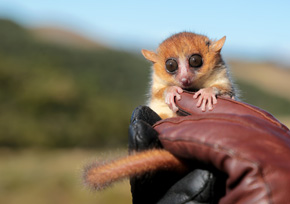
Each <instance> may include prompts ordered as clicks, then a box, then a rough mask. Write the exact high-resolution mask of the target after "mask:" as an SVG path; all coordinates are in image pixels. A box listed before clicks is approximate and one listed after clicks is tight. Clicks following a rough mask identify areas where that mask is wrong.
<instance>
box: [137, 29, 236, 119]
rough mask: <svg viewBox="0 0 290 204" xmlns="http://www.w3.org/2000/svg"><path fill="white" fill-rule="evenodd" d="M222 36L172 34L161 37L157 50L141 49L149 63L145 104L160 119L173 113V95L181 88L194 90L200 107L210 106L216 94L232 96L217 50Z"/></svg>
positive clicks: (175, 110) (222, 39)
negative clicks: (165, 37)
mask: <svg viewBox="0 0 290 204" xmlns="http://www.w3.org/2000/svg"><path fill="white" fill-rule="evenodd" d="M225 40H226V37H225V36H224V37H223V38H221V39H220V40H218V41H212V40H210V39H209V38H208V37H206V36H204V35H198V34H195V33H190V32H181V33H178V34H175V35H173V36H171V37H169V38H168V39H166V40H165V41H163V42H162V43H161V44H160V45H159V47H158V49H157V52H156V53H155V52H152V51H148V50H142V54H143V55H144V57H145V58H146V59H147V60H149V61H151V62H152V63H153V69H152V81H151V93H150V99H149V104H148V106H149V107H150V108H151V109H153V110H154V111H155V112H156V113H157V114H158V115H160V117H161V118H162V119H165V118H168V117H173V116H176V112H177V110H178V108H177V106H176V105H175V102H174V99H175V98H176V100H179V99H180V93H182V92H183V90H188V91H195V92H196V93H195V94H194V96H193V98H195V99H196V98H198V102H197V104H196V105H197V106H198V107H200V108H201V110H202V111H206V106H207V107H208V110H212V109H213V104H216V103H217V100H216V96H228V97H231V98H236V91H235V88H234V85H233V82H232V80H231V78H230V75H229V70H228V68H227V66H226V64H225V63H224V61H223V59H222V56H221V54H220V52H221V49H222V47H223V45H224V42H225Z"/></svg>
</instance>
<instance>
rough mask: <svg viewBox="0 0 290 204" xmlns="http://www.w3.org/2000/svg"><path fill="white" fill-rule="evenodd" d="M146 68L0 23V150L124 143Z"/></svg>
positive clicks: (132, 58) (128, 57)
mask: <svg viewBox="0 0 290 204" xmlns="http://www.w3.org/2000/svg"><path fill="white" fill-rule="evenodd" d="M148 71H149V69H148V63H146V62H145V60H143V59H142V58H141V57H139V56H136V55H134V54H130V53H126V52H120V51H115V50H110V49H104V48H102V49H89V50H88V49H86V50H84V49H77V48H72V47H71V48H69V47H63V46H57V45H55V44H48V43H44V42H39V41H38V40H36V39H35V38H33V37H32V35H30V33H29V32H28V31H27V30H25V29H24V28H22V27H20V26H19V25H17V24H15V23H13V22H10V21H7V20H1V21H0V109H1V114H0V130H1V135H0V145H1V146H3V145H4V146H7V145H8V146H52V147H54V146H104V145H108V144H110V145H112V144H113V143H119V142H120V141H123V142H124V141H126V140H127V128H128V122H129V118H130V114H131V112H132V110H133V109H134V108H135V106H137V105H138V104H140V103H143V101H144V95H145V94H144V93H145V92H146V89H147V81H148Z"/></svg>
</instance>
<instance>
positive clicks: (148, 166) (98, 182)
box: [84, 149, 186, 190]
mask: <svg viewBox="0 0 290 204" xmlns="http://www.w3.org/2000/svg"><path fill="white" fill-rule="evenodd" d="M158 169H170V170H176V171H184V170H185V169H186V166H185V165H184V164H183V163H182V161H180V160H179V159H177V158H176V157H175V156H173V155H172V154H171V153H169V152H168V151H166V150H162V149H161V150H157V149H154V150H148V151H144V152H138V153H135V154H132V155H129V156H127V157H124V158H121V159H118V160H115V161H112V162H110V163H105V164H98V163H94V164H92V165H90V166H89V167H87V168H86V171H85V174H84V181H85V183H86V184H87V185H88V186H90V187H93V188H94V189H96V190H103V189H104V188H106V187H108V186H109V185H110V184H112V183H113V182H115V181H119V180H121V179H124V178H128V177H132V176H136V175H140V174H143V173H146V172H148V171H155V170H158Z"/></svg>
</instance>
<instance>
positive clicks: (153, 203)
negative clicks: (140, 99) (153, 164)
mask: <svg viewBox="0 0 290 204" xmlns="http://www.w3.org/2000/svg"><path fill="white" fill-rule="evenodd" d="M159 120H161V118H160V117H159V116H158V115H157V114H156V113H155V112H154V111H153V110H151V109H150V108H149V107H146V106H139V107H137V108H136V109H135V110H134V112H133V114H132V117H131V123H130V127H129V153H130V152H133V151H143V150H147V149H152V148H162V145H161V143H160V141H159V139H158V133H157V132H156V130H155V129H154V128H153V127H152V125H153V124H154V123H156V122H157V121H159ZM224 181H225V175H223V174H221V173H219V172H210V171H207V170H203V169H193V170H192V171H191V172H190V173H187V174H183V175H181V174H177V173H176V172H171V171H168V170H167V171H165V170H160V171H157V172H149V173H146V174H144V175H140V176H137V177H134V178H131V179H130V184H131V193H132V199H133V204H145V203H146V204H201V203H202V204H208V203H217V202H218V199H219V198H220V197H221V196H222V195H223V194H224V193H225V192H224V191H225V182H224Z"/></svg>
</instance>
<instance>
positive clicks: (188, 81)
mask: <svg viewBox="0 0 290 204" xmlns="http://www.w3.org/2000/svg"><path fill="white" fill-rule="evenodd" d="M181 83H182V85H183V86H188V85H189V84H190V80H189V79H187V78H185V77H184V78H182V79H181Z"/></svg>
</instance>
